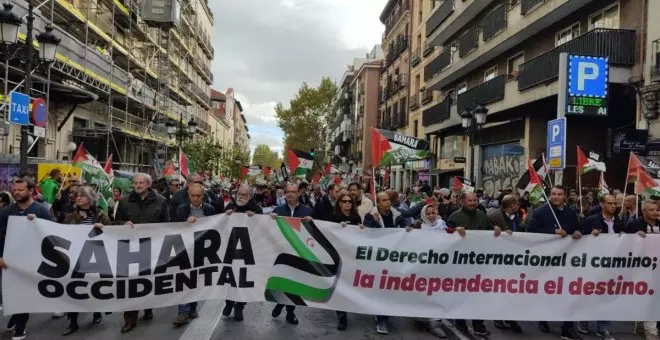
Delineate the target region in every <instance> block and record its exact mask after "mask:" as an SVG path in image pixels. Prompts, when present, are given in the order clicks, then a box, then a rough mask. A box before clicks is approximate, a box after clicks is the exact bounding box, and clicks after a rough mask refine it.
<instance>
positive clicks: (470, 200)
mask: <svg viewBox="0 0 660 340" xmlns="http://www.w3.org/2000/svg"><path fill="white" fill-rule="evenodd" d="M477 203H478V200H477V195H475V194H473V193H467V194H465V198H464V199H463V208H465V209H467V210H474V209H477Z"/></svg>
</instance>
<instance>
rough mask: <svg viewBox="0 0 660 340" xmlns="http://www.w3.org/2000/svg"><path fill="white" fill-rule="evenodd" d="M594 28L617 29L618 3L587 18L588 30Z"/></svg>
mask: <svg viewBox="0 0 660 340" xmlns="http://www.w3.org/2000/svg"><path fill="white" fill-rule="evenodd" d="M594 28H612V29H618V28H619V3H618V2H617V3H615V4H613V5H611V6H608V7H605V8H604V9H602V10H600V11H598V12H596V13H594V14H592V15H591V16H589V30H592V29H594Z"/></svg>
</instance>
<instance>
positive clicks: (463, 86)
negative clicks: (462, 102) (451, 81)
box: [456, 82, 467, 94]
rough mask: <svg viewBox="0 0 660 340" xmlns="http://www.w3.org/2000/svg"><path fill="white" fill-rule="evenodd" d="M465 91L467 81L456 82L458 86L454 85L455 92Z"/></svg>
mask: <svg viewBox="0 0 660 340" xmlns="http://www.w3.org/2000/svg"><path fill="white" fill-rule="evenodd" d="M465 91H467V82H463V83H460V84H458V86H457V87H456V92H457V93H458V94H461V93H463V92H465Z"/></svg>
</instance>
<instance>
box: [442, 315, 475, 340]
mask: <svg viewBox="0 0 660 340" xmlns="http://www.w3.org/2000/svg"><path fill="white" fill-rule="evenodd" d="M442 324H443V325H445V327H447V328H448V329H449V330H450V331H451V332H452V333H454V335H456V337H457V338H458V339H459V340H472V339H470V338H469V337H468V336H467V335H465V334H463V333H461V331H459V330H458V328H456V326H454V325H453V324H452V323H451V322H449V321H447V320H445V319H442Z"/></svg>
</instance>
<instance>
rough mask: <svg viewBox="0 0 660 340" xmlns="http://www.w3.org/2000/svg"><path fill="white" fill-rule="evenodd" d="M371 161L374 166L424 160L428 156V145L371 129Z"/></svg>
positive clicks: (397, 134) (392, 133)
mask: <svg viewBox="0 0 660 340" xmlns="http://www.w3.org/2000/svg"><path fill="white" fill-rule="evenodd" d="M371 143H372V144H371V160H372V162H373V163H374V165H375V166H383V165H389V164H393V163H401V162H404V161H407V160H415V159H424V158H426V157H428V155H429V143H428V142H427V141H425V140H423V139H418V138H414V137H410V136H407V135H404V134H401V133H397V132H394V131H389V130H379V129H375V128H371Z"/></svg>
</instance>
